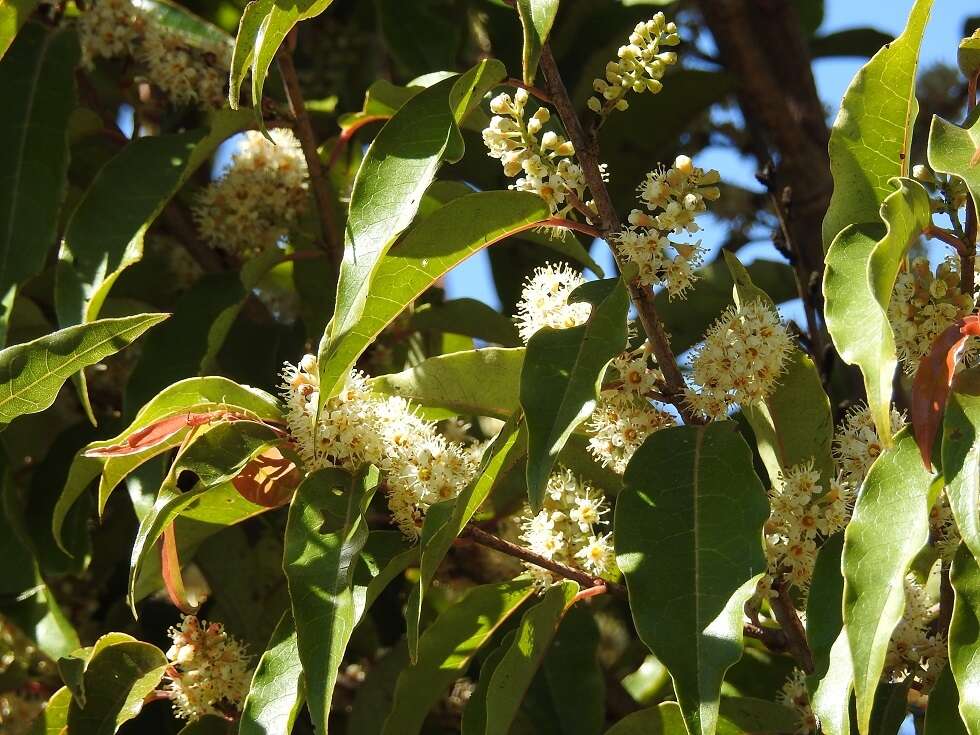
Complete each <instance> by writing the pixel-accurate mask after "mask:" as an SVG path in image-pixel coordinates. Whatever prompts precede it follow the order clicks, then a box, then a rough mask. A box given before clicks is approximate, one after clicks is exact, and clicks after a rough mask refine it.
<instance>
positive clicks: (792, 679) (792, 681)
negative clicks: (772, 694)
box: [776, 669, 817, 735]
mask: <svg viewBox="0 0 980 735" xmlns="http://www.w3.org/2000/svg"><path fill="white" fill-rule="evenodd" d="M776 701H777V702H779V703H780V704H783V705H786V706H787V707H789V708H790V709H791V710H795V711H796V713H797V715H799V720H798V724H797V727H796V730H795V731H794V733H793V735H813V734H814V733H816V732H817V717H816V715H814V714H813V709H812V707H811V706H810V691H809V689H807V685H806V674H805V673H804V672H803V671H802V670H801V669H793V673H791V674H790V675H789V679H787V680H786V683H785V684H783V686H782V688H781V689H780V690H779V693H778V694H777V695H776Z"/></svg>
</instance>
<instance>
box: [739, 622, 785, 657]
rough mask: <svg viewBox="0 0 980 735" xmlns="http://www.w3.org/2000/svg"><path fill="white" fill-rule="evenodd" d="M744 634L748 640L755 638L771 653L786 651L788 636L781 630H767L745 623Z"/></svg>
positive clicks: (760, 626) (763, 627)
mask: <svg viewBox="0 0 980 735" xmlns="http://www.w3.org/2000/svg"><path fill="white" fill-rule="evenodd" d="M742 634H743V635H744V636H745V637H746V638H755V639H756V640H757V641H760V642H761V643H762V644H763V645H764V646H765V647H766V648H768V649H769V650H770V651H785V650H786V634H785V633H784V632H783V631H782V630H780V629H779V628H766V627H765V626H762V625H757V624H755V623H745V624H744V625H743V626H742Z"/></svg>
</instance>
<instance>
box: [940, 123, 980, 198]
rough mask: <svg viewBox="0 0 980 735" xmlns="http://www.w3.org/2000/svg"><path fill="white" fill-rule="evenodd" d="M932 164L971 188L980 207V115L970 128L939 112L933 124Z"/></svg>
mask: <svg viewBox="0 0 980 735" xmlns="http://www.w3.org/2000/svg"><path fill="white" fill-rule="evenodd" d="M928 157H929V165H930V166H931V167H932V169H933V171H936V172H938V173H943V174H952V175H953V176H957V177H959V178H960V179H962V180H963V183H965V184H966V186H967V188H968V189H969V190H970V196H971V197H973V204H974V206H975V207H980V171H978V170H977V163H978V161H980V158H978V157H980V117H978V118H977V119H976V120H974V121H973V124H972V125H970V127H969V128H961V127H960V126H959V125H954V124H953V123H951V122H947V121H946V120H943V119H942V118H941V117H939V116H938V115H934V116H933V118H932V124H931V125H930V126H929V147H928Z"/></svg>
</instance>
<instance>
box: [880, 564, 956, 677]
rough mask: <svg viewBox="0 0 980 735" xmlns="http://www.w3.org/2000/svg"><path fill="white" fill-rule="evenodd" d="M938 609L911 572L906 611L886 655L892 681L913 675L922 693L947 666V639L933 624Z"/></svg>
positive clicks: (886, 668) (886, 669)
mask: <svg viewBox="0 0 980 735" xmlns="http://www.w3.org/2000/svg"><path fill="white" fill-rule="evenodd" d="M936 615H937V611H936V610H935V609H934V607H933V605H932V601H931V600H930V599H929V595H928V594H927V593H926V590H925V588H924V587H923V586H922V585H921V584H920V583H919V582H918V581H917V580H916V579H915V578H914V577H912V576H911V575H910V576H908V577H906V579H905V612H904V613H903V614H902V619H901V620H900V621H899V623H898V625H897V626H895V630H894V632H893V633H892V637H891V640H890V641H889V642H888V652H887V654H886V656H885V676H886V677H887V679H888V680H889V681H904V680H905V679H906V678H908V677H909V676H911V677H913V678H914V679H915V680H916V681H917V682H918V683H919V684H920V685H921V688H922V689H921V691H922V692H923V694H928V692H929V690H930V689H931V688H932V686H933V685H934V684H935V683H936V679H938V678H939V674H940V673H942V670H943V669H944V668H945V667H946V660H947V658H948V655H947V651H946V640H945V637H944V636H943V635H942V634H941V633H937V632H936V631H935V630H934V626H933V625H932V622H933V620H934V619H935V617H936Z"/></svg>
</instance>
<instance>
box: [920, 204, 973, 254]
mask: <svg viewBox="0 0 980 735" xmlns="http://www.w3.org/2000/svg"><path fill="white" fill-rule="evenodd" d="M969 225H970V222H969V212H968V213H967V227H969ZM922 234H923V235H925V236H926V237H933V238H935V239H937V240H942V241H943V242H944V243H946V244H947V245H950V246H951V247H953V248H955V249H956V252H957V253H959V254H960V255H961V256H963V257H966V255H967V254H968V253H967V251H968V248H967V247H966V243H964V242H963V241H962V240H961V239H960V238H958V237H957V236H956V235H954V234H953V233H952V232H950V231H949V230H944V229H943V228H942V227H936V226H935V225H926V227H925V229H924V230H922Z"/></svg>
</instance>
